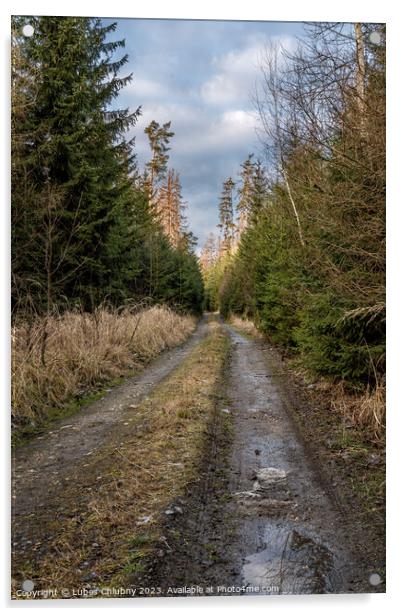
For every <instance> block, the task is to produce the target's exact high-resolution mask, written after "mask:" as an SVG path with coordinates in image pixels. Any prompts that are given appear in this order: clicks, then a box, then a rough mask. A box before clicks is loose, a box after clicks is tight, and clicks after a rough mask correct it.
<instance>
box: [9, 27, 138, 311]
mask: <svg viewBox="0 0 402 616" xmlns="http://www.w3.org/2000/svg"><path fill="white" fill-rule="evenodd" d="M31 23H32V25H33V27H34V36H32V37H31V38H27V39H25V40H22V39H21V42H20V44H21V46H22V48H23V54H24V55H25V57H26V58H27V60H28V61H29V62H31V63H32V64H33V65H34V66H35V67H37V71H38V79H37V81H36V83H35V87H36V93H35V104H34V106H33V107H32V109H30V111H29V113H28V117H27V118H26V122H25V129H26V132H27V133H29V135H30V138H29V142H28V143H27V144H26V150H27V151H26V168H27V172H28V173H29V175H30V182H31V191H32V193H33V195H40V196H41V199H40V201H42V202H45V207H44V210H43V213H42V214H39V216H40V215H41V216H42V219H43V224H44V226H45V228H46V229H48V228H50V227H52V228H54V227H55V226H56V225H55V222H57V233H55V234H54V235H53V237H52V239H51V246H49V241H47V243H45V245H42V246H41V245H38V246H37V249H36V250H35V252H34V253H33V254H31V255H29V259H30V262H31V270H32V271H31V272H30V273H32V274H33V277H34V281H35V283H36V281H37V287H36V288H37V290H35V289H34V292H35V293H36V295H38V296H39V297H38V301H40V298H41V297H42V295H43V293H42V287H43V282H42V280H41V279H40V278H41V276H40V274H39V275H36V276H35V271H36V272H41V270H43V265H44V263H46V268H47V269H48V272H47V274H48V276H47V277H48V279H50V280H51V283H50V284H51V289H50V290H49V289H48V296H49V294H50V296H51V298H50V301H51V302H52V303H55V302H56V301H57V300H60V299H61V298H63V297H65V298H68V299H69V301H75V300H77V301H79V302H81V303H82V304H83V305H84V306H85V307H87V308H91V307H93V306H95V305H96V304H97V303H98V302H99V301H100V300H101V299H102V297H103V289H104V288H107V287H108V285H109V284H110V283H111V282H112V280H113V284H116V279H115V276H116V273H117V272H118V271H119V269H120V268H119V267H118V265H119V264H120V265H121V266H123V265H124V257H125V249H124V248H122V250H120V247H119V246H118V245H117V242H116V239H117V236H118V233H117V227H118V228H119V229H124V228H125V225H124V224H122V215H123V212H125V215H126V216H128V211H127V209H128V203H129V200H130V198H131V188H130V183H129V182H128V181H127V171H128V167H129V166H130V164H131V163H132V156H131V153H130V147H131V145H132V144H130V143H127V142H126V141H125V138H124V133H125V132H126V130H127V129H128V128H129V127H130V126H132V125H133V124H135V122H136V120H137V117H138V114H139V109H137V111H135V112H133V113H130V112H129V111H128V110H113V111H110V110H109V106H110V104H111V103H112V101H113V100H114V99H115V98H116V97H117V95H118V93H119V91H120V90H121V88H122V87H124V85H126V84H127V83H128V82H129V81H130V80H131V75H129V76H127V77H124V78H119V77H118V73H119V71H120V69H121V68H122V66H124V64H125V63H126V62H127V56H126V55H124V56H123V57H122V58H121V59H119V60H115V61H113V60H112V57H113V56H114V54H115V52H116V51H117V50H118V49H119V48H122V47H124V41H122V40H119V41H114V42H110V41H109V42H108V41H106V38H107V37H108V35H109V34H111V33H112V32H114V30H115V28H116V24H111V25H109V26H103V25H102V23H101V20H99V19H94V18H81V17H62V18H61V17H38V18H33V19H32V20H31ZM18 191H19V186H18V185H15V186H14V187H13V199H16V200H17V201H18ZM54 194H57V199H56V200H54V199H53V204H49V203H47V202H46V200H47V198H48V197H47V196H51V195H54ZM49 213H51V216H52V220H53V223H52V224H49ZM38 239H39V243H40V235H39V237H38ZM123 245H124V242H123ZM111 254H113V262H114V263H115V264H116V266H117V267H115V268H114V271H112V270H111V269H110V262H111V259H110V255H111ZM49 291H50V293H49ZM47 304H48V309H49V300H48V301H47Z"/></svg>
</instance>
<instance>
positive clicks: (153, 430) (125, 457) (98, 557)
mask: <svg viewBox="0 0 402 616" xmlns="http://www.w3.org/2000/svg"><path fill="white" fill-rule="evenodd" d="M209 327H210V333H209V335H208V337H207V338H206V339H205V340H204V341H203V342H201V343H199V344H198V345H197V346H196V347H195V349H194V350H193V351H192V353H191V354H190V356H189V357H188V358H187V359H186V360H185V361H184V362H183V364H182V365H181V366H180V367H179V368H178V369H176V370H175V371H174V372H173V374H172V375H171V376H170V377H169V378H168V379H167V380H166V381H164V382H163V383H161V384H160V385H159V386H158V387H157V388H156V389H155V390H154V393H153V394H152V395H151V396H150V397H149V398H147V399H145V400H144V402H143V403H142V404H141V405H139V406H138V407H135V408H134V407H130V408H128V409H127V411H126V413H125V415H124V416H123V417H122V420H121V422H120V423H119V425H118V426H116V428H115V430H114V431H113V434H112V435H111V440H110V442H109V443H108V445H107V446H105V447H102V448H100V449H99V450H97V451H96V452H94V454H93V455H91V456H90V457H89V458H86V459H85V461H84V462H83V463H82V464H77V467H76V469H75V471H74V472H73V473H71V472H69V477H68V478H67V479H68V481H67V479H66V481H65V482H64V486H63V490H62V491H60V493H58V494H57V495H55V496H53V497H52V496H49V497H48V499H47V505H46V510H44V509H39V510H38V512H37V515H35V517H34V518H32V517H30V516H27V519H26V522H25V523H26V525H27V529H28V530H27V532H28V534H29V537H30V539H31V540H32V544H31V545H32V547H31V554H30V555H29V554H24V555H22V554H20V553H15V554H14V558H13V579H14V589H17V588H19V587H20V584H21V580H23V579H31V580H33V581H34V582H35V588H38V589H40V588H49V587H50V588H55V589H58V590H60V588H67V589H72V588H83V587H86V588H88V589H91V588H92V589H94V588H98V589H100V588H105V587H118V586H120V585H123V586H125V587H127V585H130V581H131V582H132V581H133V576H136V575H141V573H142V572H143V571H144V567H145V566H146V563H147V559H148V558H149V556H150V555H151V554H154V553H155V551H156V552H157V553H158V554H159V555H160V556H161V557H163V555H164V554H165V553H166V552H169V549H170V548H169V546H168V545H167V543H166V539H165V538H164V536H163V524H164V522H165V520H166V519H167V517H168V516H166V514H165V510H166V509H167V508H168V507H170V506H171V503H172V502H175V503H178V502H180V497H181V496H183V495H184V494H185V491H186V489H187V488H188V486H189V485H191V484H192V482H193V481H194V480H195V479H197V477H198V474H199V472H200V466H201V463H202V459H203V456H204V455H205V453H204V451H205V446H206V442H207V441H208V438H209V434H208V430H209V425H210V422H211V418H212V416H213V413H215V412H217V395H218V394H219V388H220V385H221V380H222V377H223V370H224V366H225V361H226V357H227V353H228V348H229V343H228V340H227V337H226V336H225V335H224V334H223V332H222V329H221V327H220V326H219V325H218V324H216V323H210V325H209ZM222 416H223V414H222ZM222 421H225V422H226V421H227V422H229V421H230V419H229V418H228V416H227V415H224V416H223V419H222ZM27 536H28V535H27ZM44 546H46V550H45V551H44V552H42V554H39V551H40V550H41V548H43V547H44ZM98 592H99V591H98Z"/></svg>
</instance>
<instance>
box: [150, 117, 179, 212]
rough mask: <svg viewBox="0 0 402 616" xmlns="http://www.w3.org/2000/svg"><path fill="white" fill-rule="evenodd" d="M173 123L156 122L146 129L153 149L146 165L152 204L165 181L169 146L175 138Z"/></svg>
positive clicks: (153, 121)
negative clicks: (160, 185) (171, 126)
mask: <svg viewBox="0 0 402 616" xmlns="http://www.w3.org/2000/svg"><path fill="white" fill-rule="evenodd" d="M170 125H171V122H166V123H165V124H162V126H160V124H159V123H158V122H156V121H155V120H152V122H151V123H150V124H149V125H148V126H147V127H146V129H145V131H144V132H145V134H146V135H147V136H148V140H149V146H150V148H151V154H152V156H151V160H150V161H149V162H148V163H147V164H146V172H147V176H146V177H147V184H148V190H149V200H150V202H151V203H152V202H153V201H154V200H155V199H156V198H157V192H158V188H159V184H160V182H161V181H163V180H164V179H165V176H166V170H167V163H168V160H169V155H168V151H169V150H170V148H169V147H168V144H169V142H170V139H171V138H172V137H173V136H174V132H172V131H171V130H170Z"/></svg>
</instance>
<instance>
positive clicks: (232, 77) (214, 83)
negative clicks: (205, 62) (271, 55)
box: [201, 36, 296, 105]
mask: <svg viewBox="0 0 402 616" xmlns="http://www.w3.org/2000/svg"><path fill="white" fill-rule="evenodd" d="M270 42H271V43H274V44H277V45H278V46H280V47H282V48H283V49H285V50H287V51H290V50H292V49H294V47H295V43H296V41H295V39H294V38H293V37H290V36H283V37H272V38H271V39H270V40H269V41H268V40H267V38H266V37H263V36H261V37H254V40H253V41H252V42H251V43H250V44H249V45H248V46H246V47H245V48H243V49H241V50H239V51H237V50H232V51H229V52H227V53H225V54H223V55H222V56H220V57H218V58H215V60H214V63H213V64H214V67H215V69H216V72H215V74H214V75H212V77H211V78H210V79H208V80H207V81H206V82H205V83H203V84H202V86H201V97H202V99H203V101H204V102H205V103H207V104H210V105H228V104H236V103H237V104H241V103H242V102H243V103H247V102H248V101H249V99H250V96H251V95H252V93H253V90H254V87H255V83H256V81H257V79H258V77H259V72H260V66H261V64H262V62H263V58H264V54H265V53H266V49H267V43H270Z"/></svg>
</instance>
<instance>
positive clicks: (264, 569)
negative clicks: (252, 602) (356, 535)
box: [242, 523, 335, 594]
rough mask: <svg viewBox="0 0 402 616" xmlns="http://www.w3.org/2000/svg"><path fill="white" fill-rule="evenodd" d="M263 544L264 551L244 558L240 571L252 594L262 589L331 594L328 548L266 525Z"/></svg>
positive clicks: (332, 588)
mask: <svg viewBox="0 0 402 616" xmlns="http://www.w3.org/2000/svg"><path fill="white" fill-rule="evenodd" d="M265 540H266V546H267V547H266V548H265V549H262V550H260V551H258V552H256V553H255V554H251V555H250V556H247V557H246V559H245V563H244V565H243V569H242V575H243V583H244V584H245V585H246V586H248V587H253V588H255V589H256V594H261V592H264V589H265V592H273V593H276V594H307V593H308V594H310V593H331V592H334V590H335V585H334V581H333V580H332V578H333V577H334V559H333V555H332V554H331V552H330V551H329V550H328V548H326V547H325V546H323V545H321V544H320V543H317V542H316V541H315V540H313V539H312V538H310V537H308V536H307V535H303V534H302V533H300V532H298V531H297V530H294V529H293V530H292V529H290V528H289V527H281V524H280V523H277V524H276V523H271V524H266V526H265ZM257 589H258V590H257ZM248 594H249V593H248Z"/></svg>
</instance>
